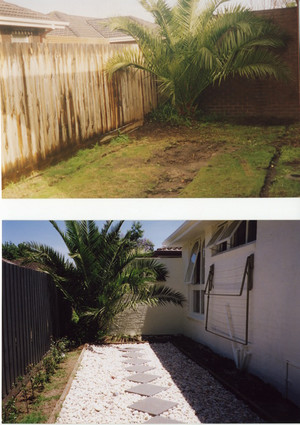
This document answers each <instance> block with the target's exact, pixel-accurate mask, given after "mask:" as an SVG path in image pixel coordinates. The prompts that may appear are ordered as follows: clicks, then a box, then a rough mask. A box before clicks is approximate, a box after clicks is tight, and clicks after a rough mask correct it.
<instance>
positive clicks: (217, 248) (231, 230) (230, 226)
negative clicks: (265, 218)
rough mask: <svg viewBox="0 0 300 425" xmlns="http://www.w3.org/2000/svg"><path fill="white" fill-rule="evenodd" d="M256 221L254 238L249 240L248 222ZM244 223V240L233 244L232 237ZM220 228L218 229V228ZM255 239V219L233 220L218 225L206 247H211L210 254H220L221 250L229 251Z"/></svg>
mask: <svg viewBox="0 0 300 425" xmlns="http://www.w3.org/2000/svg"><path fill="white" fill-rule="evenodd" d="M253 222H256V228H255V238H254V239H252V240H251V241H249V234H250V232H249V228H250V223H253ZM243 223H246V232H245V242H243V243H238V244H235V245H233V239H234V237H235V235H236V233H237V232H238V230H239V228H240V226H241V225H242V224H243ZM221 227H222V230H221V231H220V228H221ZM256 239H257V220H235V221H230V222H225V223H222V224H220V225H219V226H218V228H217V230H216V231H215V232H214V233H213V235H212V237H211V239H210V241H209V243H208V244H207V245H206V248H210V249H211V254H212V256H214V255H217V254H221V253H223V252H227V251H231V250H232V249H236V248H239V247H242V246H245V245H247V244H249V243H254V242H256Z"/></svg>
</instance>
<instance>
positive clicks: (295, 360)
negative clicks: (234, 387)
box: [183, 221, 300, 405]
mask: <svg viewBox="0 0 300 425" xmlns="http://www.w3.org/2000/svg"><path fill="white" fill-rule="evenodd" d="M211 230H212V229H211V228H210V227H208V228H207V229H206V230H205V236H206V240H209V238H210V236H211ZM299 234H300V222H299V221H297V222H291V221H259V222H258V228H257V240H256V242H254V243H249V244H246V245H244V246H241V247H237V248H235V249H232V250H230V251H227V252H223V253H220V254H217V255H215V256H213V257H212V256H211V254H210V249H207V250H206V251H207V252H206V276H207V274H208V270H209V266H210V265H211V264H212V263H213V264H214V265H215V276H214V281H215V287H214V290H215V291H219V290H220V288H221V287H222V285H224V287H226V285H227V284H228V282H229V281H231V282H233V283H234V284H236V283H235V282H237V284H236V287H237V286H238V285H239V283H238V282H240V276H241V268H243V267H244V265H245V262H246V258H247V256H248V255H250V254H252V253H254V276H253V289H252V290H251V291H250V298H249V303H250V305H249V344H248V346H247V347H245V348H243V347H244V346H243V345H241V344H234V343H231V342H230V341H228V340H226V339H224V338H222V337H220V336H216V335H213V334H211V333H208V332H206V331H205V320H204V319H203V320H195V318H191V317H189V313H188V311H187V310H186V315H185V318H184V326H183V332H184V334H185V335H187V336H189V337H191V338H193V339H194V340H196V341H199V342H201V343H203V344H205V345H208V346H209V347H210V348H212V349H213V350H214V351H215V352H217V353H219V354H221V355H223V356H225V357H229V358H232V359H234V352H235V351H234V349H236V348H240V349H242V351H243V352H244V354H245V355H247V353H248V356H247V361H248V370H249V371H250V372H252V373H254V374H255V375H258V376H259V377H260V378H261V379H263V380H264V381H266V382H268V383H270V384H272V385H273V386H275V387H276V388H277V389H278V390H279V391H280V392H282V393H283V394H284V395H286V392H288V394H287V395H288V397H289V398H290V399H291V400H292V401H293V402H295V403H296V404H298V405H300V309H299V301H300V285H299V265H298V263H299V260H298V258H299V251H300V241H299ZM193 242H194V241H190V242H189V243H187V244H185V245H184V246H183V265H184V266H183V267H184V269H185V270H186V268H187V264H188V260H189V252H190V249H191V246H192V245H193ZM222 275H223V277H222ZM183 286H184V287H185V291H187V285H183ZM232 289H234V288H233V287H232V285H231V289H230V290H232ZM216 298H217V305H216V306H215V309H214V310H212V309H211V308H210V311H211V312H213V316H214V317H215V318H218V319H219V321H216V322H215V323H214V325H215V328H216V329H215V330H217V331H218V332H224V334H226V331H227V333H228V324H227V319H226V314H225V308H224V306H225V304H226V303H229V304H230V309H231V313H232V323H233V328H234V335H235V336H236V335H239V332H243V330H244V329H243V327H244V320H245V319H244V317H245V316H244V313H245V310H244V308H245V307H244V305H243V303H242V300H238V301H236V300H234V301H232V300H230V297H229V298H223V297H216ZM222 298H223V299H222ZM206 299H207V297H206ZM228 299H229V301H228ZM222 316H223V318H222ZM208 323H209V322H208ZM211 323H212V322H211ZM287 361H289V362H290V363H289V371H288V378H289V379H288V380H289V382H288V387H287V382H286V378H287V376H286V374H287Z"/></svg>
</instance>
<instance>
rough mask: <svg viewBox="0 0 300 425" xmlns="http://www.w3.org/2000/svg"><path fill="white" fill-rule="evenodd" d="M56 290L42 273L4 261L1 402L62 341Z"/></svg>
mask: <svg viewBox="0 0 300 425" xmlns="http://www.w3.org/2000/svg"><path fill="white" fill-rule="evenodd" d="M59 336H60V335H59V310H58V295H57V289H56V287H55V284H54V282H53V281H52V280H51V278H50V277H49V276H48V275H47V274H46V273H42V272H38V271H36V270H31V269H28V268H25V267H20V266H17V265H14V264H11V263H7V262H5V261H2V398H4V397H5V396H6V395H7V394H8V393H9V392H10V390H11V389H12V387H13V384H14V383H16V381H17V378H18V376H23V375H25V373H26V369H27V367H28V366H29V365H30V364H33V365H35V364H37V363H38V362H39V361H40V360H41V358H42V357H43V355H44V354H45V353H46V352H47V351H48V350H49V348H50V342H51V337H53V338H54V339H55V338H57V337H59Z"/></svg>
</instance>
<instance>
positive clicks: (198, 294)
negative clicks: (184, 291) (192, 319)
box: [192, 289, 205, 315]
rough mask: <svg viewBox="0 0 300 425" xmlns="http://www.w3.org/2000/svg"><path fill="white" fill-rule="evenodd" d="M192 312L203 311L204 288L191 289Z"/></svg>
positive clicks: (200, 312)
mask: <svg viewBox="0 0 300 425" xmlns="http://www.w3.org/2000/svg"><path fill="white" fill-rule="evenodd" d="M192 303H193V308H192V313H196V314H201V315H203V314H204V313H205V302H204V290H203V289H196V290H195V289H193V290H192Z"/></svg>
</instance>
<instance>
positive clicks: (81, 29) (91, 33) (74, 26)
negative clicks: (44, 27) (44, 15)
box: [48, 11, 103, 38]
mask: <svg viewBox="0 0 300 425" xmlns="http://www.w3.org/2000/svg"><path fill="white" fill-rule="evenodd" d="M48 16H49V17H50V18H51V19H55V20H61V21H66V22H69V24H70V25H69V27H68V28H65V29H64V30H57V29H55V30H53V31H50V32H49V34H48V35H50V36H51V35H60V36H75V37H98V38H99V37H101V38H103V37H102V35H101V34H99V32H98V31H96V30H95V29H94V28H93V26H92V25H90V24H89V23H88V20H89V19H93V18H88V17H85V16H76V15H68V14H66V13H62V12H56V11H55V12H51V13H49V14H48Z"/></svg>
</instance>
